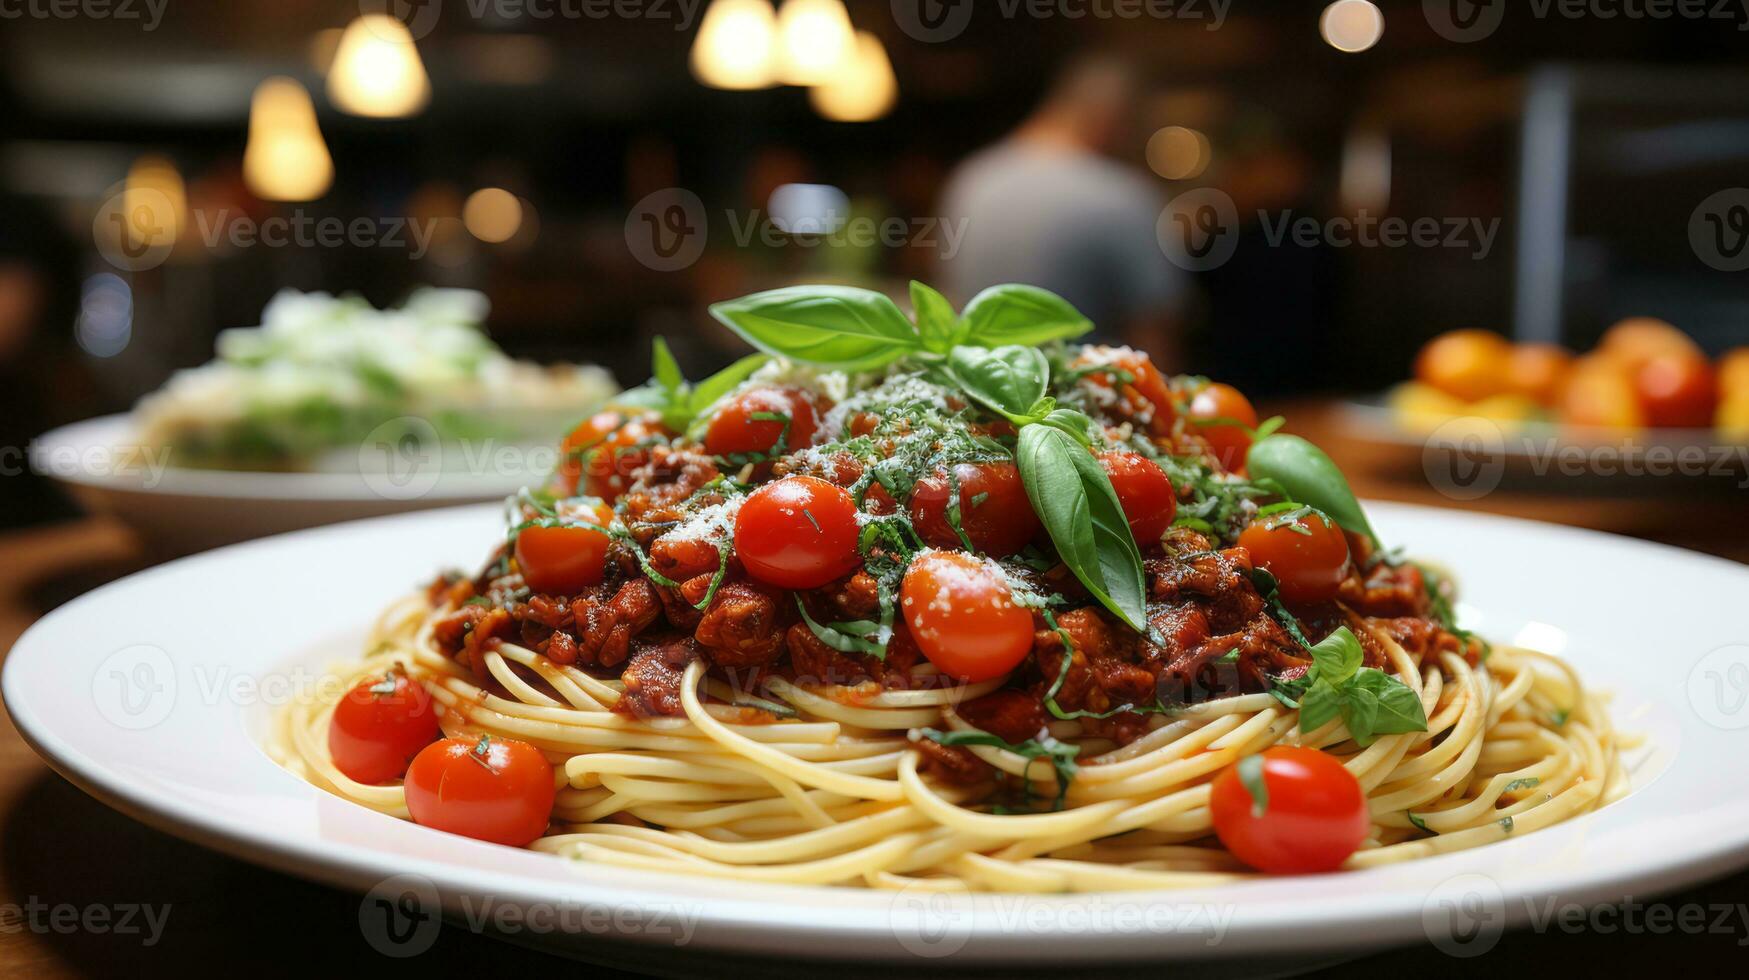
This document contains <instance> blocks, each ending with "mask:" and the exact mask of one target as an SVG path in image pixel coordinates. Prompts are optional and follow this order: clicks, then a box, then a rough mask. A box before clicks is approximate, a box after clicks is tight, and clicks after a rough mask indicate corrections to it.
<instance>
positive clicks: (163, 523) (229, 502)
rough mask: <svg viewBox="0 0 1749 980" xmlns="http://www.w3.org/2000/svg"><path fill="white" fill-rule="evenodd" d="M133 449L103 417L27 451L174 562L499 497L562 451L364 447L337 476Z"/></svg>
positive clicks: (130, 437)
mask: <svg viewBox="0 0 1749 980" xmlns="http://www.w3.org/2000/svg"><path fill="white" fill-rule="evenodd" d="M134 444H135V438H134V434H133V422H132V419H131V418H130V417H129V416H127V415H106V416H103V417H101V418H95V419H88V420H86V421H84V422H76V423H73V424H72V425H67V426H62V427H61V428H59V429H55V430H53V431H51V432H48V433H45V434H44V435H42V436H41V437H39V438H38V439H37V440H36V443H35V444H34V445H33V446H32V452H31V464H32V466H34V467H35V468H36V470H37V471H38V472H40V473H43V474H45V475H47V476H50V477H53V478H54V479H56V480H58V481H60V482H61V483H62V484H63V485H65V486H66V487H67V488H68V489H69V490H71V491H72V493H73V494H74V496H75V497H77V498H78V499H79V501H80V503H82V504H84V505H85V506H86V507H87V508H88V509H90V510H92V511H95V512H97V513H100V514H109V515H112V516H115V517H117V518H120V519H121V520H122V521H123V522H124V523H126V524H128V525H129V526H131V527H133V528H134V529H135V530H137V531H139V532H140V534H141V535H142V536H143V537H144V538H145V539H146V541H147V542H148V543H149V544H150V545H151V546H153V548H154V550H155V551H157V552H159V553H169V554H188V553H191V552H195V551H201V550H204V549H207V548H213V547H217V546H219V545H223V544H232V543H234V542H237V541H247V540H250V539H252V538H260V537H266V536H267V535H270V534H279V533H281V532H284V531H295V530H298V529H300V528H306V527H316V526H318V525H322V524H334V523H338V522H340V521H350V520H357V519H359V518H364V517H380V516H383V515H385V514H399V513H405V512H407V511H413V510H425V509H429V508H432V507H447V506H453V505H456V504H465V503H475V502H478V501H486V500H502V499H503V498H504V497H506V496H508V495H510V494H513V493H515V492H516V491H517V490H518V489H520V488H521V487H523V486H526V485H531V484H537V483H539V482H540V480H541V479H542V478H543V477H544V476H545V475H546V473H547V470H548V469H549V468H550V467H551V466H552V464H553V461H554V459H555V458H556V452H557V451H556V450H555V449H553V448H552V446H550V445H549V446H523V445H494V444H491V443H489V442H488V443H484V444H482V445H480V446H478V447H468V448H465V449H463V448H456V449H451V450H450V451H447V452H445V451H442V450H436V451H434V450H432V449H429V448H427V447H424V446H419V445H412V446H406V447H403V446H394V447H373V446H365V447H361V451H359V452H354V453H351V454H348V453H336V454H334V459H332V460H329V461H328V462H331V463H334V464H338V465H337V466H336V468H334V469H332V470H331V471H330V470H324V471H320V472H300V473H270V472H247V471H239V470H197V469H188V468H185V467H178V466H165V465H162V463H161V462H160V461H157V460H154V459H153V458H152V457H151V455H149V454H148V455H147V456H145V457H140V456H132V455H129V454H128V453H127V452H126V450H125V449H123V448H121V447H127V446H131V445H134ZM553 445H556V442H555V443H554V444H553ZM361 464H362V465H361Z"/></svg>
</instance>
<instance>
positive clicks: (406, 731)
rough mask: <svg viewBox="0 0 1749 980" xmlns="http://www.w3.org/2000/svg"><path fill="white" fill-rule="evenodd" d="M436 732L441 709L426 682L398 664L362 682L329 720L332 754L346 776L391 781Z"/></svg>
mask: <svg viewBox="0 0 1749 980" xmlns="http://www.w3.org/2000/svg"><path fill="white" fill-rule="evenodd" d="M436 737H437V709H436V708H435V707H434V706H433V705H432V703H431V695H430V694H429V693H427V692H426V690H425V685H423V684H421V683H419V682H418V681H416V680H414V679H412V678H411V677H408V676H407V675H406V674H403V673H401V671H400V670H399V669H398V668H397V669H395V670H391V671H389V672H388V673H387V674H385V675H382V676H379V677H372V678H368V679H366V680H362V681H359V682H358V685H357V686H356V687H354V688H353V689H352V690H350V691H347V692H346V696H345V697H342V698H341V699H340V703H339V704H336V705H335V706H334V717H333V719H332V720H330V721H329V722H328V754H329V755H330V756H331V757H332V758H333V759H334V766H335V768H337V769H339V770H340V771H341V772H342V773H345V774H346V778H348V779H352V780H356V781H358V782H361V783H386V782H389V781H390V780H393V779H399V778H401V775H402V774H403V773H405V772H406V771H407V763H408V762H409V761H411V760H412V758H413V757H414V756H416V755H418V754H419V750H420V749H422V748H424V747H425V746H427V745H429V744H431V740H432V739H434V738H436Z"/></svg>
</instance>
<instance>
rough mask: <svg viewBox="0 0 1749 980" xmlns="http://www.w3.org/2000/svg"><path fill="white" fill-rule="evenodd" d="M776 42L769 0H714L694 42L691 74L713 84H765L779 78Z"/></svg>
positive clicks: (731, 86) (735, 86)
mask: <svg viewBox="0 0 1749 980" xmlns="http://www.w3.org/2000/svg"><path fill="white" fill-rule="evenodd" d="M776 45H777V13H776V11H774V10H772V9H771V3H770V0H711V5H710V8H709V9H708V10H706V11H705V12H704V20H703V21H702V22H701V23H700V24H699V27H698V37H696V38H694V39H693V42H692V55H691V64H692V75H693V77H694V78H696V79H698V80H699V81H700V82H701V83H703V84H705V85H709V86H711V87H712V88H725V89H755V88H766V87H768V86H770V85H772V84H773V83H775V82H776V81H777V79H776V75H775V71H774V67H775V66H774V64H773V61H774V58H775V56H776V51H775V48H776Z"/></svg>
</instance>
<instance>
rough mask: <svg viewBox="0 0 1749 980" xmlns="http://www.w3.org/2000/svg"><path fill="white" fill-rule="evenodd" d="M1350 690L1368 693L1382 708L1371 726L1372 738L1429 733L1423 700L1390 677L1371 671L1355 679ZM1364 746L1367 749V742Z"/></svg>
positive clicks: (1371, 669)
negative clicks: (1408, 733) (1373, 736)
mask: <svg viewBox="0 0 1749 980" xmlns="http://www.w3.org/2000/svg"><path fill="white" fill-rule="evenodd" d="M1350 686H1351V687H1352V688H1353V689H1354V690H1356V691H1364V692H1366V693H1367V694H1368V695H1369V696H1370V697H1372V698H1373V699H1374V700H1375V701H1376V703H1377V705H1378V710H1377V714H1376V717H1374V718H1373V719H1372V723H1371V726H1370V728H1371V734H1373V735H1397V734H1401V733H1403V732H1424V731H1426V730H1427V712H1426V711H1425V710H1424V709H1423V708H1422V707H1421V696H1420V695H1418V694H1416V693H1415V691H1414V689H1413V688H1411V687H1410V686H1409V685H1407V684H1405V683H1403V682H1402V681H1400V680H1398V679H1396V678H1395V677H1392V676H1391V675H1390V674H1387V673H1385V672H1384V671H1382V670H1374V669H1373V668H1371V667H1367V668H1365V669H1363V670H1361V671H1360V672H1359V673H1357V674H1355V675H1354V681H1353V683H1352V684H1351V685H1350ZM1352 731H1353V729H1352V728H1351V729H1350V732H1351V733H1352ZM1356 741H1359V739H1356ZM1368 741H1370V739H1369V740H1368ZM1360 744H1361V745H1366V744H1367V742H1361V743H1360Z"/></svg>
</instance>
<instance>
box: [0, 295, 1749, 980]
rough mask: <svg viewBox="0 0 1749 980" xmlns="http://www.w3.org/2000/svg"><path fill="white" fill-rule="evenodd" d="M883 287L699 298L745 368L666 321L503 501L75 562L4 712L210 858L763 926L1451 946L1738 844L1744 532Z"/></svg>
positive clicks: (514, 901)
mask: <svg viewBox="0 0 1749 980" xmlns="http://www.w3.org/2000/svg"><path fill="white" fill-rule="evenodd" d="M910 305H911V307H912V313H911V314H910V315H907V314H906V313H905V312H903V311H902V310H901V308H900V307H899V306H898V305H897V304H896V303H894V302H893V301H892V300H891V299H889V298H888V297H886V296H884V295H882V294H878V293H873V292H868V291H863V290H857V289H850V288H845V287H792V288H788V289H781V290H775V291H771V292H766V293H760V294H756V295H753V296H748V297H745V298H742V299H739V300H734V301H731V302H727V303H721V304H718V305H717V306H715V307H713V308H712V313H713V315H715V316H716V317H717V319H718V320H720V321H721V322H722V323H724V324H725V325H726V326H727V327H729V328H730V329H731V330H733V331H735V332H736V333H737V334H739V335H740V336H741V337H743V338H745V339H746V340H747V341H748V342H749V343H750V345H751V346H752V347H753V348H754V349H755V350H756V351H757V353H753V354H750V355H749V356H748V357H746V358H744V359H742V360H741V361H738V362H736V363H735V364H733V365H731V366H730V367H728V368H727V369H725V370H723V371H721V372H719V373H717V374H715V375H712V376H710V377H707V378H704V379H702V380H698V381H690V380H688V379H687V378H686V377H685V376H684V374H683V372H682V370H681V368H680V366H679V365H678V364H677V363H676V362H675V360H674V358H673V357H672V356H671V355H670V354H669V352H668V350H667V348H666V346H665V345H664V344H662V342H661V341H660V340H658V341H657V344H656V349H655V351H654V355H653V364H652V366H653V377H652V378H651V380H650V381H649V382H648V383H647V384H645V385H644V386H642V387H639V388H636V389H633V390H631V391H628V392H625V393H623V394H622V395H620V396H618V397H617V398H616V399H615V400H614V402H613V403H612V404H611V405H610V406H609V407H608V408H607V409H606V410H604V411H603V412H601V413H600V414H597V415H595V416H593V417H591V418H589V419H587V420H585V421H584V422H582V423H581V424H580V425H579V426H577V428H576V429H575V431H573V432H572V433H571V434H570V435H569V436H567V437H566V439H565V441H564V444H563V446H562V451H561V453H560V455H559V459H560V462H559V465H558V466H557V467H556V468H555V469H554V471H553V472H552V474H551V475H550V476H549V477H548V478H547V479H546V480H545V481H544V482H542V483H541V484H540V485H538V486H530V487H527V488H524V489H523V490H522V491H521V492H519V493H518V494H516V495H515V496H513V497H512V498H510V499H509V500H508V501H506V502H505V504H504V506H503V507H501V508H479V507H475V508H464V509H456V510H447V511H436V512H430V513H425V514H416V515H407V516H403V517H397V518H386V519H379V520H373V521H366V522H359V523H355V524H349V525H341V526H337V527H332V528H325V529H318V530H314V531H307V532H298V533H295V534H292V535H286V536H282V537H279V538H274V539H269V540H266V541H260V542H254V543H251V544H247V545H240V546H237V547H234V548H228V549H223V550H221V551H218V552H214V553H211V554H209V555H203V556H197V557H195V558H192V559H184V560H182V561H179V562H174V563H171V564H169V565H166V566H162V567H160V568H157V569H154V570H152V571H149V572H146V573H142V574H141V575H139V576H135V577H134V578H131V579H128V580H125V581H123V582H121V583H117V584H116V585H113V586H109V587H106V588H104V589H100V590H98V591H97V592H94V593H92V594H91V595H89V596H86V597H84V598H82V599H80V600H77V601H76V602H74V603H72V604H70V605H69V606H67V607H65V608H63V609H61V610H58V611H57V612H56V613H54V614H52V615H50V616H49V617H47V618H46V619H45V620H44V621H43V622H41V623H39V624H38V625H37V626H36V627H35V628H33V629H32V631H31V632H30V633H29V634H27V635H26V637H25V638H24V639H23V640H21V641H20V643H19V645H18V647H17V648H16V649H15V650H14V652H13V653H12V655H11V657H10V658H9V659H8V662H7V667H6V674H5V694H6V699H7V704H8V706H9V708H11V710H12V712H13V715H14V717H15V719H16V720H17V721H18V724H19V727H20V729H21V731H23V732H24V733H25V735H26V736H27V738H29V739H30V740H31V741H32V743H33V745H35V746H36V747H37V748H38V749H39V751H41V752H42V753H43V754H44V755H45V756H46V757H47V758H48V759H49V760H50V761H51V762H53V763H54V764H55V765H56V766H57V767H58V768H60V769H61V770H62V771H63V772H65V773H67V774H68V775H69V776H70V777H71V778H73V779H74V780H75V781H76V782H78V783H80V784H81V785H82V786H84V787H86V788H87V789H88V790H90V791H92V792H93V793H95V794H97V795H98V796H100V797H102V798H104V799H106V800H109V801H111V802H112V803H114V804H115V805H117V806H120V807H122V808H123V809H126V810H128V811H130V812H133V813H136V814H139V815H141V816H142V817H144V818H145V819H148V820H151V821H154V822H157V823H159V824H162V825H164V826H166V827H168V828H170V829H172V830H174V831H176V832H180V833H183V834H186V835H188V836H192V837H194V838H196V839H200V840H204V841H208V842H211V843H213V844H214V845H215V846H220V847H225V848H227V849H230V850H233V851H236V852H240V853H243V854H245V855H248V856H252V857H255V858H257V859H259V860H263V861H266V862H269V863H272V864H275V865H277V866H280V867H285V868H288V869H290V870H293V871H297V872H299V873H304V874H309V875H312V876H319V877H323V878H327V879H330V880H335V881H340V882H343V883H346V884H350V885H353V886H358V887H363V888H373V892H372V894H379V893H380V891H381V890H382V889H383V888H388V889H390V891H392V892H395V893H396V894H399V891H397V890H406V889H411V890H412V891H413V892H414V893H416V894H417V895H420V896H423V899H422V900H425V901H429V902H436V903H440V904H441V907H442V908H443V909H444V910H446V911H448V912H450V913H452V914H455V913H456V912H457V909H458V908H460V907H462V906H466V905H467V904H468V903H469V902H477V901H489V902H494V903H498V904H500V905H510V906H514V907H517V908H519V909H528V908H533V907H537V906H542V905H543V904H544V905H545V907H548V908H551V906H552V905H553V904H554V903H583V904H587V903H598V904H600V905H601V906H602V907H606V908H613V909H616V910H619V911H620V912H622V913H624V912H627V911H628V910H629V911H637V910H644V911H649V910H651V909H655V908H682V909H691V910H693V912H694V921H693V922H692V924H691V926H692V927H691V928H689V929H688V930H687V933H686V942H688V943H690V944H692V945H693V946H694V947H695V948H697V949H726V950H736V951H740V952H750V953H755V954H757V953H761V952H764V953H768V954H769V953H774V952H775V951H778V950H781V951H783V953H784V954H785V955H793V956H804V957H814V958H819V959H847V958H855V959H859V960H863V961H874V962H884V961H889V960H895V959H908V958H912V957H917V956H923V957H938V956H947V955H953V956H956V957H958V958H959V959H961V960H963V961H965V962H998V961H1008V962H1021V961H1025V962H1029V963H1032V964H1040V963H1045V962H1062V961H1071V960H1073V961H1080V962H1088V961H1098V962H1120V961H1126V960H1136V959H1148V958H1156V959H1159V958H1172V959H1179V960H1185V959H1212V958H1219V957H1233V956H1263V955H1276V954H1281V953H1284V952H1290V951H1310V950H1327V949H1350V950H1352V949H1356V948H1365V947H1367V946H1374V945H1382V944H1385V943H1390V942H1400V941H1405V940H1411V939H1416V938H1423V937H1424V938H1426V939H1429V940H1431V941H1433V942H1435V943H1436V944H1441V943H1449V944H1455V946H1456V948H1458V949H1459V950H1460V951H1462V948H1463V946H1464V943H1467V942H1470V941H1471V940H1472V939H1473V938H1474V937H1475V936H1476V935H1478V934H1479V933H1478V932H1477V928H1479V929H1480V930H1481V933H1486V932H1487V931H1488V930H1490V929H1491V930H1492V931H1493V935H1495V936H1497V935H1498V933H1499V930H1500V929H1501V928H1504V926H1505V925H1507V924H1510V923H1512V922H1516V921H1521V920H1523V919H1524V918H1525V916H1526V913H1527V911H1528V910H1530V909H1531V908H1532V903H1533V901H1534V900H1536V899H1537V898H1539V897H1546V896H1556V897H1560V898H1564V899H1566V900H1572V901H1597V900H1603V899H1606V898H1612V897H1613V898H1619V897H1621V896H1622V895H1623V894H1628V893H1630V892H1633V891H1634V890H1635V889H1639V892H1638V893H1639V894H1643V893H1644V891H1645V890H1646V889H1650V888H1658V887H1669V886H1672V885H1675V884H1678V883H1680V882H1682V881H1685V880H1688V879H1690V878H1692V877H1696V876H1699V875H1703V874H1707V875H1710V874H1718V873H1720V872H1722V871H1723V870H1725V869H1726V868H1728V867H1731V866H1734V865H1736V864H1738V863H1741V861H1742V860H1743V858H1744V856H1745V854H1746V853H1749V821H1746V820H1745V819H1744V817H1745V816H1749V784H1746V782H1745V780H1743V779H1742V778H1740V777H1739V776H1737V775H1734V773H1736V772H1738V768H1739V767H1737V766H1735V765H1734V762H1733V760H1734V754H1733V753H1732V751H1731V750H1732V749H1733V748H1734V747H1735V743H1734V740H1735V739H1736V738H1738V736H1735V735H1733V734H1732V733H1733V731H1734V730H1735V729H1738V728H1744V727H1749V707H1746V706H1745V705H1743V704H1742V703H1741V702H1742V701H1743V700H1744V698H1745V697H1749V683H1745V682H1744V680H1743V675H1745V674H1749V647H1744V646H1741V645H1737V646H1734V645H1733V644H1740V643H1741V641H1742V639H1743V638H1742V637H1741V635H1740V634H1741V622H1740V617H1737V618H1733V616H1732V615H1731V613H1730V611H1729V610H1730V609H1731V603H1730V602H1729V601H1728V600H1729V598H1730V597H1731V596H1739V597H1740V595H1741V594H1742V590H1743V588H1744V587H1745V586H1746V585H1749V571H1745V570H1744V569H1743V568H1742V567H1741V566H1737V565H1734V564H1731V563H1727V562H1722V561H1718V560H1715V559H1709V558H1705V557H1702V556H1697V555H1692V554H1689V553H1686V552H1680V551H1676V550H1674V549H1667V548H1661V547H1658V546H1653V545H1647V544H1642V543H1637V542H1632V541H1628V540H1625V539H1616V538H1611V537H1609V536H1605V535H1599V534H1594V533H1589V532H1581V531H1574V530H1571V529H1563V528H1553V527H1547V526H1543V525H1536V524H1530V523H1526V522H1518V521H1508V520H1503V519H1499V518H1490V517H1484V516H1479V515H1472V514H1463V513H1458V512H1451V511H1429V510H1425V509H1418V508H1409V507H1403V506H1386V505H1364V506H1363V505H1362V503H1361V502H1359V501H1358V500H1356V499H1355V497H1354V494H1353V493H1352V491H1351V490H1350V488H1349V486H1348V483H1347V481H1346V479H1345V478H1344V477H1343V475H1342V473H1341V470H1340V469H1339V468H1338V467H1337V465H1336V464H1335V463H1334V462H1333V461H1332V460H1331V459H1330V458H1329V457H1328V456H1326V455H1325V454H1324V453H1323V452H1321V451H1320V450H1319V449H1318V448H1317V447H1316V446H1313V445H1312V444H1310V443H1309V442H1307V441H1305V440H1304V439H1301V438H1299V437H1297V436H1294V435H1292V434H1290V433H1289V432H1288V431H1286V430H1287V429H1288V428H1291V426H1290V425H1287V424H1285V423H1284V422H1283V420H1280V419H1267V420H1260V419H1259V418H1258V417H1257V414H1256V412H1255V411H1254V410H1253V408H1252V406H1251V405H1250V403H1249V402H1248V401H1247V400H1246V399H1245V397H1244V396H1243V395H1242V394H1241V393H1239V392H1237V391H1235V390H1234V389H1232V388H1230V387H1228V386H1225V385H1221V384H1219V383H1216V382H1211V381H1209V380H1207V379H1204V378H1196V377H1177V378H1169V377H1166V376H1163V375H1162V374H1161V373H1160V372H1159V371H1158V370H1157V369H1156V368H1155V367H1154V366H1153V364H1152V363H1151V362H1150V361H1149V359H1148V358H1147V356H1146V355H1145V354H1143V353H1141V352H1138V351H1134V350H1130V349H1127V348H1113V347H1107V346H1102V345H1097V344H1084V343H1080V342H1078V340H1077V338H1079V337H1081V336H1082V335H1084V334H1085V333H1086V332H1087V331H1088V330H1089V329H1090V324H1088V322H1087V321H1086V320H1085V319H1084V318H1083V317H1081V316H1080V315H1079V314H1078V313H1077V312H1076V311H1075V310H1074V309H1073V308H1072V307H1070V306H1069V305H1068V304H1066V303H1064V302H1063V301H1062V300H1061V299H1059V298H1058V297H1056V296H1054V295H1052V294H1050V293H1047V292H1044V291H1042V290H1038V289H1034V288H1031V287H1025V286H1003V287H996V288H994V289H991V290H988V291H986V292H985V293H983V294H980V295H979V296H978V297H976V298H975V299H974V300H973V301H972V302H971V303H970V304H968V305H967V306H966V308H965V309H964V310H961V311H957V312H956V311H955V310H954V309H953V308H952V307H951V306H950V305H949V304H948V302H947V301H946V300H945V299H944V298H943V297H941V296H940V294H938V293H936V292H934V291H933V290H931V289H929V288H928V287H926V286H922V285H920V284H913V287H912V294H911V304H910ZM458 563H459V564H464V565H465V567H462V568H460V569H457V570H451V571H441V572H439V571H437V570H438V569H440V568H446V567H447V568H452V569H456V566H457V565H458ZM1460 581H1461V582H1462V583H1463V584H1464V586H1465V591H1464V593H1463V597H1462V598H1461V599H1460V597H1459V593H1458V590H1457V583H1459V582H1460ZM397 593H402V594H401V595H400V597H399V598H396V594H397ZM239 638H246V642H243V643H239V642H238V639H239ZM68 689H78V690H89V691H90V692H91V697H90V698H89V699H84V698H71V699H69V698H64V697H58V696H56V695H55V694H52V693H48V692H52V691H55V690H60V691H65V690H68ZM1733 699H1735V700H1733ZM458 903H459V904H458ZM1016 903H1019V904H1016ZM1478 903H1479V904H1478ZM368 907H369V906H368V903H367V909H368ZM470 907H471V906H470ZM1477 909H1480V910H1481V911H1482V912H1483V913H1486V915H1484V916H1483V918H1484V919H1485V921H1480V920H1478V921H1477V922H1471V921H1468V920H1465V921H1462V922H1459V921H1456V920H1455V919H1454V917H1458V918H1461V917H1463V916H1472V917H1473V916H1474V915H1475V914H1476V910H1477ZM361 914H362V913H361ZM1162 916H1164V918H1162ZM519 921H520V920H519ZM529 921H532V919H531V920H529ZM628 921H630V920H628ZM636 921H642V920H636ZM1473 926H1474V927H1477V928H1472V927H1473ZM557 932H558V933H559V934H561V937H562V938H567V939H575V938H577V937H578V936H579V935H582V938H583V939H584V940H587V939H588V938H589V937H588V936H587V935H584V934H581V933H579V931H578V930H575V929H572V930H564V929H560V930H557ZM616 932H617V933H618V934H619V935H620V937H621V938H624V939H628V940H633V941H640V940H641V941H645V942H650V943H661V942H665V941H666V942H673V941H674V940H673V938H672V937H671V936H666V934H663V935H657V934H655V931H654V930H640V929H639V928H638V927H637V926H636V925H635V924H634V925H631V926H626V927H625V928H622V929H619V930H616ZM1360 934H1364V937H1365V938H1364V939H1357V938H1356V936H1357V935H1360ZM665 936H666V938H665ZM1442 948H1444V946H1442Z"/></svg>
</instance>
